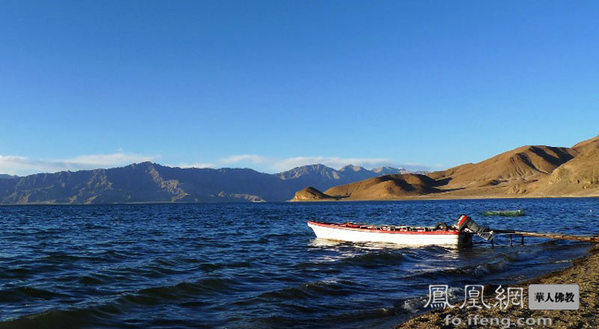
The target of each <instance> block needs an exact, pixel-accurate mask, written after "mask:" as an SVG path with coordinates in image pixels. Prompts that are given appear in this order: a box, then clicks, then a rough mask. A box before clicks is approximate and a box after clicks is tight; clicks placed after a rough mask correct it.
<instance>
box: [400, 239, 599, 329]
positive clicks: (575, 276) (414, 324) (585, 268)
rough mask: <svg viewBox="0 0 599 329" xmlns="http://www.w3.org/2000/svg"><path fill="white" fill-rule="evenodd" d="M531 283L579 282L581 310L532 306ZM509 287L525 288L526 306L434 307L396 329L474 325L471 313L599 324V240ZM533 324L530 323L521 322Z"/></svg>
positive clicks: (560, 324)
mask: <svg viewBox="0 0 599 329" xmlns="http://www.w3.org/2000/svg"><path fill="white" fill-rule="evenodd" d="M529 284H578V285H579V286H580V308H579V309H578V310H569V311H566V310H560V311H558V310H529V309H528V285H529ZM509 287H523V288H524V304H525V308H517V307H516V308H514V307H512V308H509V309H507V310H505V311H501V310H499V309H497V308H491V309H483V310H466V309H460V308H453V309H435V310H430V311H427V312H425V313H422V314H420V315H416V316H415V317H413V318H411V319H409V320H407V321H405V322H403V323H400V324H399V325H397V326H396V327H395V328H396V329H412V328H415V329H429V328H475V327H476V326H474V327H473V326H472V325H470V326H469V325H468V324H467V323H466V322H465V319H467V318H468V317H469V316H476V315H478V316H479V318H481V317H482V318H503V317H510V318H512V319H515V318H549V319H551V321H552V325H551V326H549V327H546V328H599V318H598V317H597V316H596V313H597V310H598V309H599V244H595V245H592V246H591V247H590V249H589V251H588V252H587V254H586V255H584V256H581V257H579V258H576V259H574V260H573V261H572V264H571V265H570V266H569V267H567V268H565V269H562V270H557V271H553V272H548V273H545V274H542V275H540V276H538V277H535V278H532V279H529V280H526V281H524V282H522V283H519V284H513V285H509ZM495 288H496V286H492V285H485V295H487V293H489V294H492V293H494V290H495ZM448 315H449V316H451V317H457V318H460V319H464V322H463V323H462V324H461V325H458V326H454V325H452V324H451V323H450V324H447V321H446V319H445V318H446V316H448ZM485 327H487V328H503V327H502V326H501V325H499V326H492V325H489V326H485ZM521 327H522V328H532V327H531V326H521ZM541 327H543V326H538V328H541Z"/></svg>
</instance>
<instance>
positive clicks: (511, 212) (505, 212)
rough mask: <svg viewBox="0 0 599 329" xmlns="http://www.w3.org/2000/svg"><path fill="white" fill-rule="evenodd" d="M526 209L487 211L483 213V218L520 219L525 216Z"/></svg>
mask: <svg viewBox="0 0 599 329" xmlns="http://www.w3.org/2000/svg"><path fill="white" fill-rule="evenodd" d="M524 215H525V214H524V209H517V210H487V211H483V216H505V217H518V216H524Z"/></svg>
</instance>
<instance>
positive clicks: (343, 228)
mask: <svg viewBox="0 0 599 329" xmlns="http://www.w3.org/2000/svg"><path fill="white" fill-rule="evenodd" d="M310 224H312V225H316V226H321V227H328V228H334V229H338V230H348V231H358V232H370V233H383V234H422V235H460V233H464V232H460V231H458V230H448V231H443V230H437V231H385V230H376V229H366V228H357V227H344V226H342V225H343V224H335V223H323V222H316V221H312V220H309V221H308V225H310Z"/></svg>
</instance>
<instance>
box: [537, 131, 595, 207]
mask: <svg viewBox="0 0 599 329" xmlns="http://www.w3.org/2000/svg"><path fill="white" fill-rule="evenodd" d="M572 148H573V149H574V150H576V151H577V153H578V154H577V155H576V157H575V158H574V159H572V160H570V161H568V162H567V163H565V164H563V165H561V166H559V167H558V168H557V169H555V170H554V171H553V172H552V173H551V175H549V176H547V177H545V178H543V179H540V180H539V181H538V182H536V183H535V184H534V192H533V194H535V195H539V196H599V136H597V137H595V138H592V139H589V140H586V141H583V142H580V143H578V144H576V145H574V147H572Z"/></svg>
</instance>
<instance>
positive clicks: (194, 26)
mask: <svg viewBox="0 0 599 329" xmlns="http://www.w3.org/2000/svg"><path fill="white" fill-rule="evenodd" d="M597 17H599V3H597V2H592V1H589V2H585V1H577V2H568V1H558V2H552V1H346V0H344V1H280V0H279V1H60V2H48V1H6V0H5V1H0V31H1V32H0V172H4V173H13V174H28V173H33V172H40V171H57V170H63V169H71V170H74V169H80V168H92V167H111V166H114V165H123V164H126V163H129V162H137V161H143V160H153V161H156V162H159V163H162V164H168V165H181V166H192V165H195V166H213V167H223V166H227V167H252V168H255V169H258V170H262V171H267V172H276V171H278V170H283V169H289V168H290V167H292V166H295V165H300V164H305V163H310V162H314V161H318V162H324V163H325V164H328V165H331V166H337V167H338V166H341V165H343V164H348V163H354V164H363V165H366V166H367V167H373V166H377V165H381V164H389V165H411V166H415V167H418V166H424V167H428V168H433V169H438V168H446V167H450V166H454V165H458V164H462V163H465V162H478V161H481V160H483V159H485V158H487V157H490V156H492V155H495V154H497V153H500V152H503V151H506V150H509V149H512V148H514V147H518V146H521V145H524V144H548V145H555V146H571V145H573V144H575V143H576V142H578V141H580V140H583V139H587V138H590V137H593V136H595V135H597V134H599V129H597V122H599V65H597V63H598V58H599V24H597Z"/></svg>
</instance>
